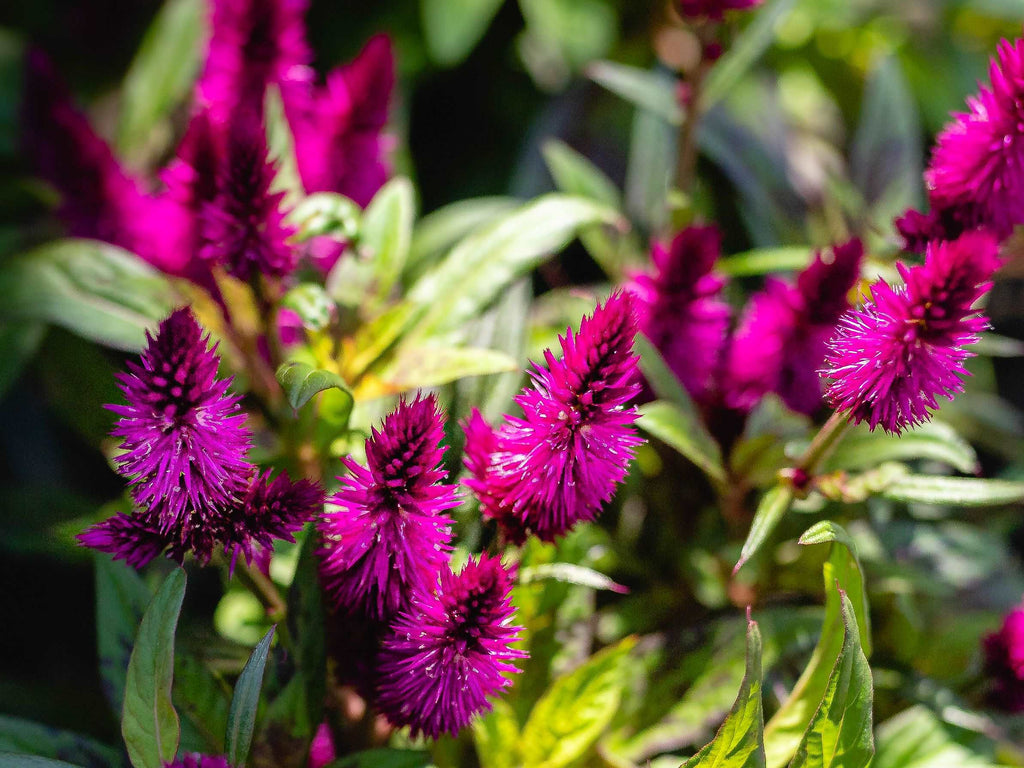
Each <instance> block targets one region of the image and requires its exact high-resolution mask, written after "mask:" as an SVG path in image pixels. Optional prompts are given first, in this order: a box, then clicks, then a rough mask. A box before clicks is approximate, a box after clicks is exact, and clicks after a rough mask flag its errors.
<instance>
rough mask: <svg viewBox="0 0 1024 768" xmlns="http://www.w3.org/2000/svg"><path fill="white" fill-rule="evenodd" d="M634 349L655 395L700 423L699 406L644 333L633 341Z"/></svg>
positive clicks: (645, 377) (639, 334)
mask: <svg viewBox="0 0 1024 768" xmlns="http://www.w3.org/2000/svg"><path fill="white" fill-rule="evenodd" d="M633 348H634V350H635V351H636V353H637V354H638V355H640V363H639V365H640V372H641V373H643V375H644V379H646V380H647V383H648V384H650V385H651V389H653V390H654V394H656V395H657V396H658V397H659V398H660V399H661V400H667V401H669V402H670V403H672V404H673V405H675V406H677V407H678V408H679V410H681V411H683V413H685V414H687V415H688V416H689V417H690V418H691V419H693V420H694V421H699V419H700V417H699V416H698V412H697V406H696V405H694V403H693V399H692V398H691V397H690V393H689V392H687V391H686V388H685V387H683V384H682V382H681V381H679V378H678V377H677V376H676V375H675V374H674V373H672V369H671V368H669V367H668V363H666V362H665V358H664V357H662V356H661V352H659V351H658V348H657V347H655V346H654V345H653V344H651V341H650V339H648V338H647V337H646V336H644V335H643V334H642V333H638V334H637V336H636V339H635V340H634V341H633Z"/></svg>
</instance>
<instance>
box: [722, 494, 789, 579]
mask: <svg viewBox="0 0 1024 768" xmlns="http://www.w3.org/2000/svg"><path fill="white" fill-rule="evenodd" d="M792 503H793V489H792V488H790V487H789V486H788V485H776V486H775V487H774V488H772V489H770V490H769V491H768V492H767V493H765V495H764V496H762V497H761V503H760V504H758V505H757V511H756V512H755V513H754V521H753V522H752V523H751V524H750V533H748V534H747V540H746V541H744V542H743V548H742V549H741V550H740V559H739V560H738V561H737V562H736V567H735V568H733V573H736V572H737V571H739V569H740V568H742V567H743V566H744V565H746V563H747V561H748V560H750V558H752V557H753V556H754V555H755V554H757V553H758V552H759V551H760V550H761V547H763V546H764V544H765V542H766V541H768V539H769V537H770V536H771V535H772V533H773V532H774V531H775V528H776V526H778V524H779V521H780V520H782V518H783V517H784V516H785V514H786V512H788V511H789V507H790V505H791V504H792Z"/></svg>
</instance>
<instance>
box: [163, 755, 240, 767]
mask: <svg viewBox="0 0 1024 768" xmlns="http://www.w3.org/2000/svg"><path fill="white" fill-rule="evenodd" d="M164 768H231V764H230V763H228V759H227V758H226V757H222V756H220V755H200V754H199V753H197V752H192V753H189V754H185V755H182V756H181V760H175V761H174V762H173V763H164Z"/></svg>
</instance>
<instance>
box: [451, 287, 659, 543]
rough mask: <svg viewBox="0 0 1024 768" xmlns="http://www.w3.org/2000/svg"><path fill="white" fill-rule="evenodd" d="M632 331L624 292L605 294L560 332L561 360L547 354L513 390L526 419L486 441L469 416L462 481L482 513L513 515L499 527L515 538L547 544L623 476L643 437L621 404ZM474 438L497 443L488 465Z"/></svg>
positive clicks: (631, 380)
mask: <svg viewBox="0 0 1024 768" xmlns="http://www.w3.org/2000/svg"><path fill="white" fill-rule="evenodd" d="M635 335H636V316H635V314H634V312H633V299H632V297H631V295H630V294H627V293H621V292H620V293H615V294H612V295H611V296H610V297H609V298H608V301H607V302H605V304H604V306H598V307H597V309H595V310H594V314H593V316H592V317H584V318H583V322H582V323H581V324H580V330H579V333H577V334H574V333H573V332H572V330H571V329H570V330H569V331H568V332H567V333H566V335H565V336H564V337H561V338H560V339H559V342H560V344H561V347H562V358H561V359H560V360H558V359H556V358H555V356H554V355H553V354H552V353H551V352H550V351H547V352H545V353H544V354H545V359H546V361H547V364H548V368H547V369H544V368H542V367H540V366H536V367H535V370H534V372H533V374H532V376H533V380H534V386H533V387H532V388H530V389H527V390H525V391H524V392H523V393H522V394H520V395H519V396H518V397H516V402H517V403H518V404H519V405H520V407H522V409H523V418H521V419H519V418H513V417H509V418H508V420H507V422H506V423H505V424H504V425H503V426H502V427H501V428H500V429H499V430H498V432H497V435H496V436H495V437H493V438H486V435H485V431H484V430H483V429H482V427H481V426H480V423H479V422H471V423H470V425H469V430H468V438H469V442H470V445H469V447H468V448H467V456H468V457H469V461H470V462H471V465H470V468H471V469H472V470H473V474H474V477H473V478H472V479H471V480H469V481H467V485H469V487H470V488H472V489H473V490H474V491H476V492H477V494H478V496H479V498H480V503H481V509H482V511H483V513H484V515H486V516H488V517H491V518H493V519H495V520H498V521H499V523H502V521H508V520H510V519H513V520H514V523H513V524H512V525H509V524H508V523H507V522H506V523H505V524H504V525H503V530H504V532H505V535H506V536H507V537H509V538H510V539H512V540H513V541H521V540H522V539H523V536H524V534H525V532H531V533H534V534H536V535H537V536H538V537H540V538H541V539H542V540H544V541H553V540H554V539H555V538H556V537H558V536H561V535H563V534H565V533H566V532H568V531H569V530H570V529H571V528H572V527H573V526H574V525H576V523H578V522H583V521H588V520H593V519H594V518H595V517H596V516H597V514H598V513H599V512H600V510H601V507H602V506H603V505H604V504H605V502H607V501H608V500H609V499H610V498H611V496H612V494H613V493H614V491H615V486H616V485H618V483H619V482H621V480H622V479H623V478H624V477H625V475H626V467H627V465H628V464H629V461H630V460H631V459H632V458H633V449H634V448H635V447H636V446H637V445H639V444H640V443H641V442H643V441H642V439H641V438H640V437H639V436H638V435H637V434H636V431H635V429H634V428H633V423H634V422H635V421H636V419H637V414H636V411H635V410H634V409H633V408H631V407H627V404H628V403H629V401H630V400H631V399H632V398H633V397H634V396H635V395H636V394H637V392H638V390H639V388H640V387H639V384H638V383H637V369H636V361H637V358H636V357H635V356H634V355H633V338H634V336H635ZM481 422H482V420H481ZM474 437H477V438H479V437H484V438H485V439H493V440H494V441H495V443H494V450H493V451H492V452H491V455H490V461H489V462H488V463H487V464H486V465H484V462H483V460H482V454H483V453H484V450H483V448H482V447H481V446H480V445H473V438H474ZM510 516H514V518H511V517H510Z"/></svg>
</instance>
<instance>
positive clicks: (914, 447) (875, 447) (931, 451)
mask: <svg viewBox="0 0 1024 768" xmlns="http://www.w3.org/2000/svg"><path fill="white" fill-rule="evenodd" d="M912 459H927V460H930V461H941V462H943V463H944V464H948V465H949V466H951V467H953V468H954V469H957V470H959V471H960V472H964V473H967V474H975V473H977V472H978V471H979V470H980V465H979V464H978V456H977V454H976V453H975V452H974V449H973V448H972V447H971V444H970V443H968V442H967V441H966V440H964V439H963V438H962V437H960V435H959V434H958V433H957V431H956V430H955V429H953V428H952V427H950V426H949V425H948V424H944V423H942V422H940V421H931V422H928V423H927V424H922V425H921V426H919V427H918V428H917V429H914V430H912V431H910V432H907V433H906V434H904V435H902V436H900V437H895V436H894V435H888V434H886V433H885V432H882V431H881V430H876V431H875V432H871V431H869V430H868V429H867V428H866V427H864V426H859V427H855V428H853V429H852V430H850V431H849V432H848V433H847V434H846V436H845V437H843V440H842V442H840V443H839V445H838V446H837V447H836V448H835V451H834V452H833V453H832V455H831V456H830V457H829V458H828V460H827V461H826V462H825V470H826V471H833V470H837V469H845V470H857V469H866V468H868V467H875V466H878V465H879V464H883V463H885V462H887V461H908V460H912Z"/></svg>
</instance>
